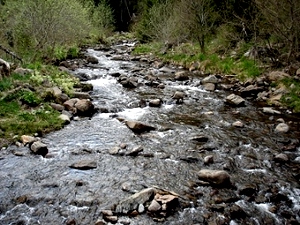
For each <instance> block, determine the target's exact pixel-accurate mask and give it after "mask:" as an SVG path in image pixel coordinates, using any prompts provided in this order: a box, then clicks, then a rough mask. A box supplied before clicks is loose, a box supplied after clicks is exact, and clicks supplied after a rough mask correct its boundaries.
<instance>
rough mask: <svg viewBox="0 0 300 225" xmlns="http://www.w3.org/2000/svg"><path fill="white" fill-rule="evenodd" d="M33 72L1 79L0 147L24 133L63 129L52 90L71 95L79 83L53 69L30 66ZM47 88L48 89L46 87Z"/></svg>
mask: <svg viewBox="0 0 300 225" xmlns="http://www.w3.org/2000/svg"><path fill="white" fill-rule="evenodd" d="M28 67H29V68H31V69H32V73H31V74H28V75H20V74H16V73H14V74H12V75H11V76H10V77H5V78H3V79H2V80H0V91H1V94H0V146H3V145H4V144H7V142H11V141H12V140H13V139H14V138H16V137H19V136H20V135H23V134H28V135H33V134H35V133H38V134H44V133H47V132H50V131H53V130H57V129H60V128H62V127H63V121H62V120H61V119H59V117H58V116H59V113H58V112H57V111H55V110H53V109H52V108H51V107H50V106H49V103H50V102H52V101H53V96H52V95H51V94H50V95H49V93H48V92H47V88H48V87H54V86H58V87H60V88H61V90H63V91H64V93H67V94H69V95H70V94H71V93H72V91H73V86H74V85H75V84H77V83H78V82H79V81H78V80H77V79H75V78H74V77H72V76H71V75H69V74H67V73H64V72H61V71H59V70H58V68H56V67H53V66H47V65H41V64H40V63H36V64H30V65H28ZM44 84H46V85H47V87H45V86H44Z"/></svg>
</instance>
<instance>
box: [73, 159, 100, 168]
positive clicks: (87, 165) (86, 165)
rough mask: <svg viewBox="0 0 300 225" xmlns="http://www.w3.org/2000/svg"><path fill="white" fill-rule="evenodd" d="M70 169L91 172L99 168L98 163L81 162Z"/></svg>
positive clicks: (91, 161)
mask: <svg viewBox="0 0 300 225" xmlns="http://www.w3.org/2000/svg"><path fill="white" fill-rule="evenodd" d="M70 168H73V169H78V170H91V169H95V168H97V162H96V161H93V160H81V161H79V162H76V163H73V164H72V165H71V166H70Z"/></svg>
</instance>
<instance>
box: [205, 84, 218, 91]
mask: <svg viewBox="0 0 300 225" xmlns="http://www.w3.org/2000/svg"><path fill="white" fill-rule="evenodd" d="M203 87H204V90H206V91H214V90H216V85H215V84H213V83H205V84H204V85H203Z"/></svg>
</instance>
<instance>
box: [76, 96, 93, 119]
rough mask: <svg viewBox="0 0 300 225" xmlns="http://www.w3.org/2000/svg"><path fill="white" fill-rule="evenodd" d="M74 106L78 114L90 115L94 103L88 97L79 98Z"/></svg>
mask: <svg viewBox="0 0 300 225" xmlns="http://www.w3.org/2000/svg"><path fill="white" fill-rule="evenodd" d="M74 106H75V108H76V109H77V113H78V115H80V116H91V115H93V114H94V112H95V111H94V109H95V107H94V105H93V103H92V102H91V101H90V100H88V99H80V100H78V101H77V102H76V103H75V105H74Z"/></svg>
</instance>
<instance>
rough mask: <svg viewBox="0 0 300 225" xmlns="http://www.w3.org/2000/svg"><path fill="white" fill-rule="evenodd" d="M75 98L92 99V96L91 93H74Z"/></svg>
mask: <svg viewBox="0 0 300 225" xmlns="http://www.w3.org/2000/svg"><path fill="white" fill-rule="evenodd" d="M73 97H74V98H78V99H91V96H90V95H89V93H86V92H77V91H75V92H73Z"/></svg>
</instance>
